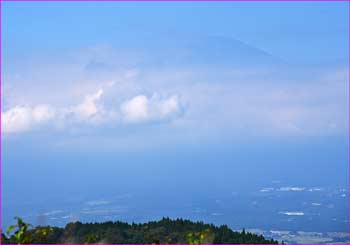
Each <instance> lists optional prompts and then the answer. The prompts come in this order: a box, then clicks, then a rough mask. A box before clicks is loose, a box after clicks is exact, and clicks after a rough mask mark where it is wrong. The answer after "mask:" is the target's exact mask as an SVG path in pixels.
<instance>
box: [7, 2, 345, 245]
mask: <svg viewBox="0 0 350 245" xmlns="http://www.w3.org/2000/svg"><path fill="white" fill-rule="evenodd" d="M2 2H348V25H349V27H348V104H349V105H350V0H0V108H1V111H2V96H3V93H2ZM1 132H2V123H1V114H0V233H2V232H3V227H2V133H1ZM347 197H348V198H347V199H348V235H349V240H350V111H349V112H348V186H347ZM0 235H1V234H0ZM0 244H2V243H1V236H0ZM36 245H40V244H36ZM41 245H44V244H41ZM76 245H80V244H76ZM102 245H109V244H102ZM129 245H132V244H129ZM179 245H181V244H179ZM204 245H209V244H204ZM211 245H212V244H211ZM231 245H235V244H231Z"/></svg>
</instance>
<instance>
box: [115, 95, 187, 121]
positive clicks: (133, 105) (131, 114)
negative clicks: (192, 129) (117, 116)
mask: <svg viewBox="0 0 350 245" xmlns="http://www.w3.org/2000/svg"><path fill="white" fill-rule="evenodd" d="M120 110H121V113H122V115H123V119H124V120H125V121H126V122H133V123H136V122H145V121H161V120H166V119H171V118H173V117H174V116H178V115H179V114H180V113H181V111H182V108H181V105H180V101H179V99H178V97H177V96H176V95H173V96H170V97H169V98H166V99H162V98H161V97H160V96H159V95H158V94H154V95H153V96H152V97H151V98H150V99H149V98H147V97H146V96H145V95H138V96H135V97H134V98H132V99H130V100H128V101H125V102H124V103H123V104H122V105H121V107H120Z"/></svg>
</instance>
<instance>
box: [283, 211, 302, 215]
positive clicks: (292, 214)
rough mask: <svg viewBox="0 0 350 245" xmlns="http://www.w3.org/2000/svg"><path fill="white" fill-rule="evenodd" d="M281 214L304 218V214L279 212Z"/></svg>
mask: <svg viewBox="0 0 350 245" xmlns="http://www.w3.org/2000/svg"><path fill="white" fill-rule="evenodd" d="M280 213H281V214H285V215H288V216H304V212H299V211H298V212H280Z"/></svg>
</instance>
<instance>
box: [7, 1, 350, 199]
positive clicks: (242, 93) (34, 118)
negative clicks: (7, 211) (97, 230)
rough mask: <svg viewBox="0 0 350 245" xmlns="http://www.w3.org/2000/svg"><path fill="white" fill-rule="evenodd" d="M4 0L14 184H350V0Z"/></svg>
mask: <svg viewBox="0 0 350 245" xmlns="http://www.w3.org/2000/svg"><path fill="white" fill-rule="evenodd" d="M2 6H3V8H2V18H3V19H2V24H3V28H2V31H3V33H2V44H3V46H2V48H3V66H4V67H3V74H2V78H3V80H2V81H3V83H2V89H3V94H4V96H3V98H2V99H3V108H2V112H1V119H2V130H3V132H2V133H3V135H2V138H3V142H4V148H3V153H4V157H3V167H4V176H5V177H4V193H5V195H10V194H9V193H10V192H12V193H16V195H17V193H19V192H21V191H22V192H23V194H26V195H31V193H34V192H35V191H37V190H38V189H39V188H40V185H41V184H42V183H43V182H44V183H46V184H45V188H51V190H52V189H54V190H56V189H57V193H60V191H62V187H63V189H64V188H66V187H67V186H69V187H70V188H71V189H74V190H76V191H77V192H79V191H88V190H87V188H86V185H82V184H81V182H79V181H78V180H77V179H79V178H84V179H85V180H86V179H98V180H99V181H100V180H101V181H100V185H103V188H102V187H101V186H100V187H98V186H95V188H96V190H97V191H98V190H102V189H103V190H106V188H107V189H108V186H110V183H109V182H108V181H106V179H110V178H114V177H115V178H117V179H118V180H119V181H121V180H123V181H125V182H124V184H125V186H127V185H130V186H134V185H136V186H139V185H142V186H143V187H144V188H146V186H147V183H153V184H152V186H158V188H160V187H159V186H162V184H161V183H162V182H164V181H166V180H167V179H168V178H174V177H175V178H177V180H179V181H182V180H183V182H182V183H187V184H186V186H187V188H191V187H190V186H191V185H192V184H193V186H195V187H193V188H197V187H198V183H202V182H196V183H194V182H191V180H194V179H199V180H201V179H203V178H212V181H214V182H215V183H216V186H217V188H218V189H220V190H222V189H225V188H228V189H229V188H231V187H232V186H237V185H239V186H244V185H245V184H248V183H249V184H251V183H252V181H251V179H252V177H253V179H254V181H256V183H257V185H259V184H262V183H267V182H269V181H272V180H275V179H279V180H281V181H286V182H288V183H294V184H296V185H298V183H303V184H308V185H309V186H312V185H316V186H317V185H331V184H334V185H339V184H345V183H346V176H347V175H346V170H347V151H348V145H347V144H348V143H347V137H348V109H349V108H348V103H347V102H348V42H349V37H348V28H349V26H348V3H346V2H340V3H321V2H320V3H307V2H304V3H293V2H289V3H271V2H264V3H256V2H254V3H253V2H252V3H234V2H231V3H228V2H219V3H175V2H172V3H151V2H150V3H136V2H135V3H116V2H115V3H107V2H104V3H57V2H56V3H54V2H50V3H39V2H30V3H24V2H4V3H2ZM22 170H23V171H22ZM233 175H234V176H239V177H237V178H235V179H234V180H232V181H231V182H230V184H228V182H226V181H225V179H229V178H230V177H231V176H233ZM155 176H156V177H155ZM194 176H195V177H194ZM130 178H132V179H133V180H134V181H133V183H129V182H128V180H130ZM15 180H16V181H15ZM51 180H55V181H51ZM102 180H103V181H102ZM23 183H27V184H28V190H26V191H23V189H21V186H23V185H22V184H23ZM211 183H212V182H211ZM208 185H209V184H208ZM169 186H171V187H172V188H176V185H174V184H171V183H169ZM11 188H14V189H11ZM45 188H44V189H45ZM67 188H68V187H67ZM99 188H101V189H99ZM130 188H131V187H130ZM135 188H136V187H135ZM169 188H170V187H169ZM212 188H214V187H212ZM214 189H215V188H214ZM13 190H16V192H13ZM45 190H46V189H45ZM64 190H65V191H66V190H67V189H64ZM89 190H90V189H89ZM13 195H14V194H13ZM31 196H33V195H31ZM5 197H6V196H5ZM8 198H10V197H9V196H8Z"/></svg>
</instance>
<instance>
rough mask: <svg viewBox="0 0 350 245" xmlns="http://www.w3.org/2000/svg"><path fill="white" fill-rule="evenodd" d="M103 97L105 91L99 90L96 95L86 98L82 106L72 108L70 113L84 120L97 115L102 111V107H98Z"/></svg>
mask: <svg viewBox="0 0 350 245" xmlns="http://www.w3.org/2000/svg"><path fill="white" fill-rule="evenodd" d="M102 95H103V90H102V89H99V90H98V91H97V92H96V93H94V94H91V95H87V96H85V99H84V101H83V102H82V103H81V104H79V105H77V106H75V107H73V108H71V109H70V112H72V113H74V114H76V115H77V116H78V117H80V118H83V119H85V118H89V117H92V116H94V115H96V114H97V113H99V112H101V110H102V107H101V106H99V105H98V102H99V101H100V99H101V97H102Z"/></svg>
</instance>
